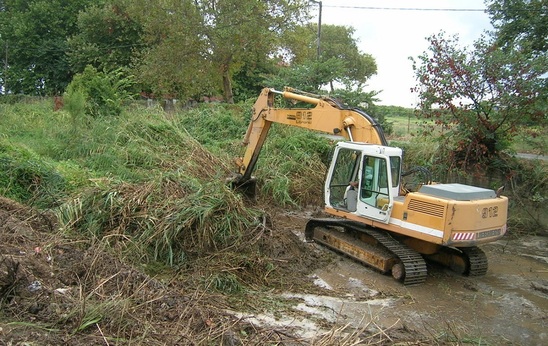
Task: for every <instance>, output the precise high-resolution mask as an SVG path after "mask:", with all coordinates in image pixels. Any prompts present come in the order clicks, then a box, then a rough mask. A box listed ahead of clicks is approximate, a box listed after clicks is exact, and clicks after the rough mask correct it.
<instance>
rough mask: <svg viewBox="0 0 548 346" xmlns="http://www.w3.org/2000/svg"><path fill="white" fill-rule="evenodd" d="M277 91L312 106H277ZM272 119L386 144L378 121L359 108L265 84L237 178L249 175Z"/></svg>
mask: <svg viewBox="0 0 548 346" xmlns="http://www.w3.org/2000/svg"><path fill="white" fill-rule="evenodd" d="M276 95H281V96H282V97H284V98H285V99H288V100H294V101H300V102H305V103H307V104H309V105H313V106H314V107H311V108H276V107H275V106H274V105H275V102H274V101H275V100H274V97H275V96H276ZM272 123H279V124H286V125H289V126H296V127H301V128H305V129H309V130H313V131H318V132H322V133H326V134H332V135H337V136H342V137H344V138H345V139H347V140H349V141H352V142H354V141H356V142H362V143H373V144H381V145H387V141H386V138H385V136H384V133H383V131H382V128H381V126H380V124H379V123H378V122H377V121H376V120H375V119H374V118H373V117H371V116H369V115H368V114H367V113H365V112H363V111H361V110H359V109H355V108H344V107H343V106H342V105H341V104H340V103H339V102H337V101H336V100H334V99H332V98H328V97H312V96H308V95H303V94H298V93H296V92H295V90H294V89H286V90H285V91H277V90H274V89H270V88H265V89H263V90H262V92H261V94H260V95H259V97H258V98H257V101H256V102H255V104H254V105H253V109H252V114H251V121H250V123H249V127H248V129H247V132H246V134H245V137H244V141H243V145H244V146H246V148H247V150H246V152H245V154H244V156H243V157H242V158H239V159H238V160H237V165H238V168H239V169H238V171H239V173H240V175H241V178H240V182H245V181H247V180H249V179H251V175H252V172H253V171H254V169H255V165H256V163H257V159H258V158H259V154H260V152H261V149H262V146H263V144H264V141H265V139H266V138H267V135H268V131H269V130H270V125H271V124H272Z"/></svg>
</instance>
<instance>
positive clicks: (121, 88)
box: [65, 65, 132, 118]
mask: <svg viewBox="0 0 548 346" xmlns="http://www.w3.org/2000/svg"><path fill="white" fill-rule="evenodd" d="M131 85H132V80H131V79H130V78H128V77H124V75H123V71H122V70H117V71H112V72H110V73H107V72H99V71H97V70H96V69H95V68H94V67H92V66H90V65H88V66H87V67H86V68H85V69H84V71H83V72H82V73H79V74H76V75H75V76H74V78H73V80H72V82H70V84H69V86H68V87H67V92H66V94H65V99H66V102H67V105H68V106H69V108H68V110H69V112H70V113H71V115H72V116H73V117H74V118H76V117H80V116H82V106H83V108H84V110H85V114H86V115H90V116H92V117H99V116H117V115H120V113H121V112H122V102H123V101H125V100H127V99H128V98H129V97H130V94H129V92H128V90H129V89H130V88H131ZM82 101H84V104H83V105H82Z"/></svg>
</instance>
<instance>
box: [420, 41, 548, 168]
mask: <svg viewBox="0 0 548 346" xmlns="http://www.w3.org/2000/svg"><path fill="white" fill-rule="evenodd" d="M429 41H430V47H429V51H428V52H425V53H423V54H422V55H421V56H419V58H418V59H419V61H418V62H417V61H414V63H413V68H414V70H415V75H416V78H417V80H418V82H419V85H418V86H417V88H416V91H417V92H418V93H419V99H420V104H419V106H420V108H421V113H420V114H421V116H423V117H426V118H432V119H435V121H436V123H437V124H439V125H442V126H443V128H444V129H446V132H445V133H444V135H443V137H442V139H444V140H445V144H446V145H448V146H449V147H450V148H451V151H452V159H453V163H454V164H456V165H457V166H459V167H461V168H467V167H469V166H470V165H472V164H487V163H489V162H491V160H492V159H494V158H496V157H497V156H498V154H499V153H500V152H501V150H503V149H506V148H507V147H508V145H509V141H510V140H511V137H512V135H513V134H514V132H515V130H516V126H518V125H519V124H523V123H525V122H528V121H535V120H538V119H539V118H542V117H544V114H543V107H544V106H543V104H545V102H546V101H545V99H544V100H543V99H542V94H541V93H540V92H539V90H541V86H542V83H543V78H541V76H542V75H543V74H544V73H545V72H546V71H545V68H546V65H545V64H544V63H542V62H540V61H538V60H531V59H527V56H524V55H523V53H522V52H520V51H518V50H510V51H503V50H501V49H499V48H498V47H497V45H496V44H494V42H493V40H492V39H491V40H489V39H487V38H485V37H482V38H481V39H479V40H477V41H476V42H475V44H474V47H473V48H474V49H473V50H468V49H466V48H460V47H459V45H458V43H459V42H458V36H453V37H451V38H447V37H446V35H445V34H444V33H443V32H442V33H440V34H438V35H433V36H431V37H429Z"/></svg>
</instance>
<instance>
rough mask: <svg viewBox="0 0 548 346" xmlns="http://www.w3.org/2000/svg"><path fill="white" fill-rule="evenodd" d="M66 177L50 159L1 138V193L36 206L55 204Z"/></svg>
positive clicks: (61, 192)
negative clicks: (45, 159)
mask: <svg viewBox="0 0 548 346" xmlns="http://www.w3.org/2000/svg"><path fill="white" fill-rule="evenodd" d="M65 188H66V181H65V179H64V178H63V176H61V175H60V174H59V173H58V172H57V171H56V170H55V168H54V167H53V165H52V164H51V163H48V162H45V161H44V160H42V159H41V158H40V157H39V156H38V155H36V153H34V152H32V151H31V150H28V149H26V148H24V147H18V146H14V145H13V144H11V143H10V142H8V141H7V140H5V139H0V195H3V196H6V197H8V198H11V199H13V200H16V201H19V202H22V203H26V204H32V205H35V206H36V207H39V208H48V207H51V206H53V205H56V204H57V203H58V202H59V200H60V199H61V198H62V197H63V196H64V193H65Z"/></svg>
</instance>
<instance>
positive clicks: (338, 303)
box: [279, 214, 548, 346]
mask: <svg viewBox="0 0 548 346" xmlns="http://www.w3.org/2000/svg"><path fill="white" fill-rule="evenodd" d="M305 220H306V215H297V214H293V215H291V214H287V215H285V216H282V217H280V219H279V225H280V227H281V228H286V229H290V230H291V231H292V232H294V233H295V234H297V235H299V236H300V237H301V238H302V237H304V236H303V234H302V230H303V227H304V221H305ZM295 226H297V227H295ZM309 246H310V248H311V250H313V251H320V252H324V251H329V250H327V249H325V248H322V247H320V246H318V245H316V244H310V245H309ZM482 249H483V250H484V251H485V252H486V254H487V257H488V260H489V270H488V272H487V275H486V276H484V277H463V276H460V275H458V274H455V273H453V272H452V271H450V270H448V269H445V268H442V267H440V266H439V265H436V264H430V263H429V267H428V271H429V275H428V278H427V280H426V282H425V283H423V284H421V285H418V286H411V287H407V286H402V285H401V284H399V283H398V282H396V281H395V280H393V279H392V278H391V277H390V276H386V275H381V274H379V273H377V272H375V271H373V270H371V269H368V268H366V267H364V266H362V265H360V264H358V263H357V262H355V261H353V260H351V259H348V258H344V257H341V256H336V257H335V258H334V260H333V261H332V262H331V263H330V264H329V265H328V266H326V267H325V268H321V269H318V270H315V271H314V273H313V274H312V277H313V278H314V279H315V280H316V283H317V284H318V285H320V286H323V287H326V288H327V289H328V290H330V291H332V292H333V294H330V295H324V296H310V295H297V296H299V297H300V299H301V302H300V303H299V305H298V306H297V307H296V308H297V309H301V310H303V311H309V312H310V313H313V314H316V315H318V316H322V318H323V319H326V320H329V321H333V322H334V321H336V322H337V323H340V324H343V325H345V324H351V325H353V326H354V327H356V328H360V327H363V326H364V325H365V326H367V328H370V329H371V328H372V329H373V330H377V331H379V330H385V329H397V330H407V331H409V332H411V333H413V332H416V333H417V334H422V335H427V336H429V337H431V338H433V339H434V340H438V341H446V342H452V341H454V342H457V341H459V343H460V344H462V343H463V341H464V342H470V343H471V344H482V345H483V344H492V345H539V346H541V345H548V238H547V237H545V236H521V237H513V236H512V234H511V232H510V234H509V235H508V236H507V237H506V238H503V239H502V240H500V241H497V242H495V243H492V244H487V245H484V246H482ZM335 297H336V298H335ZM317 329H318V330H320V329H321V328H317Z"/></svg>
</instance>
